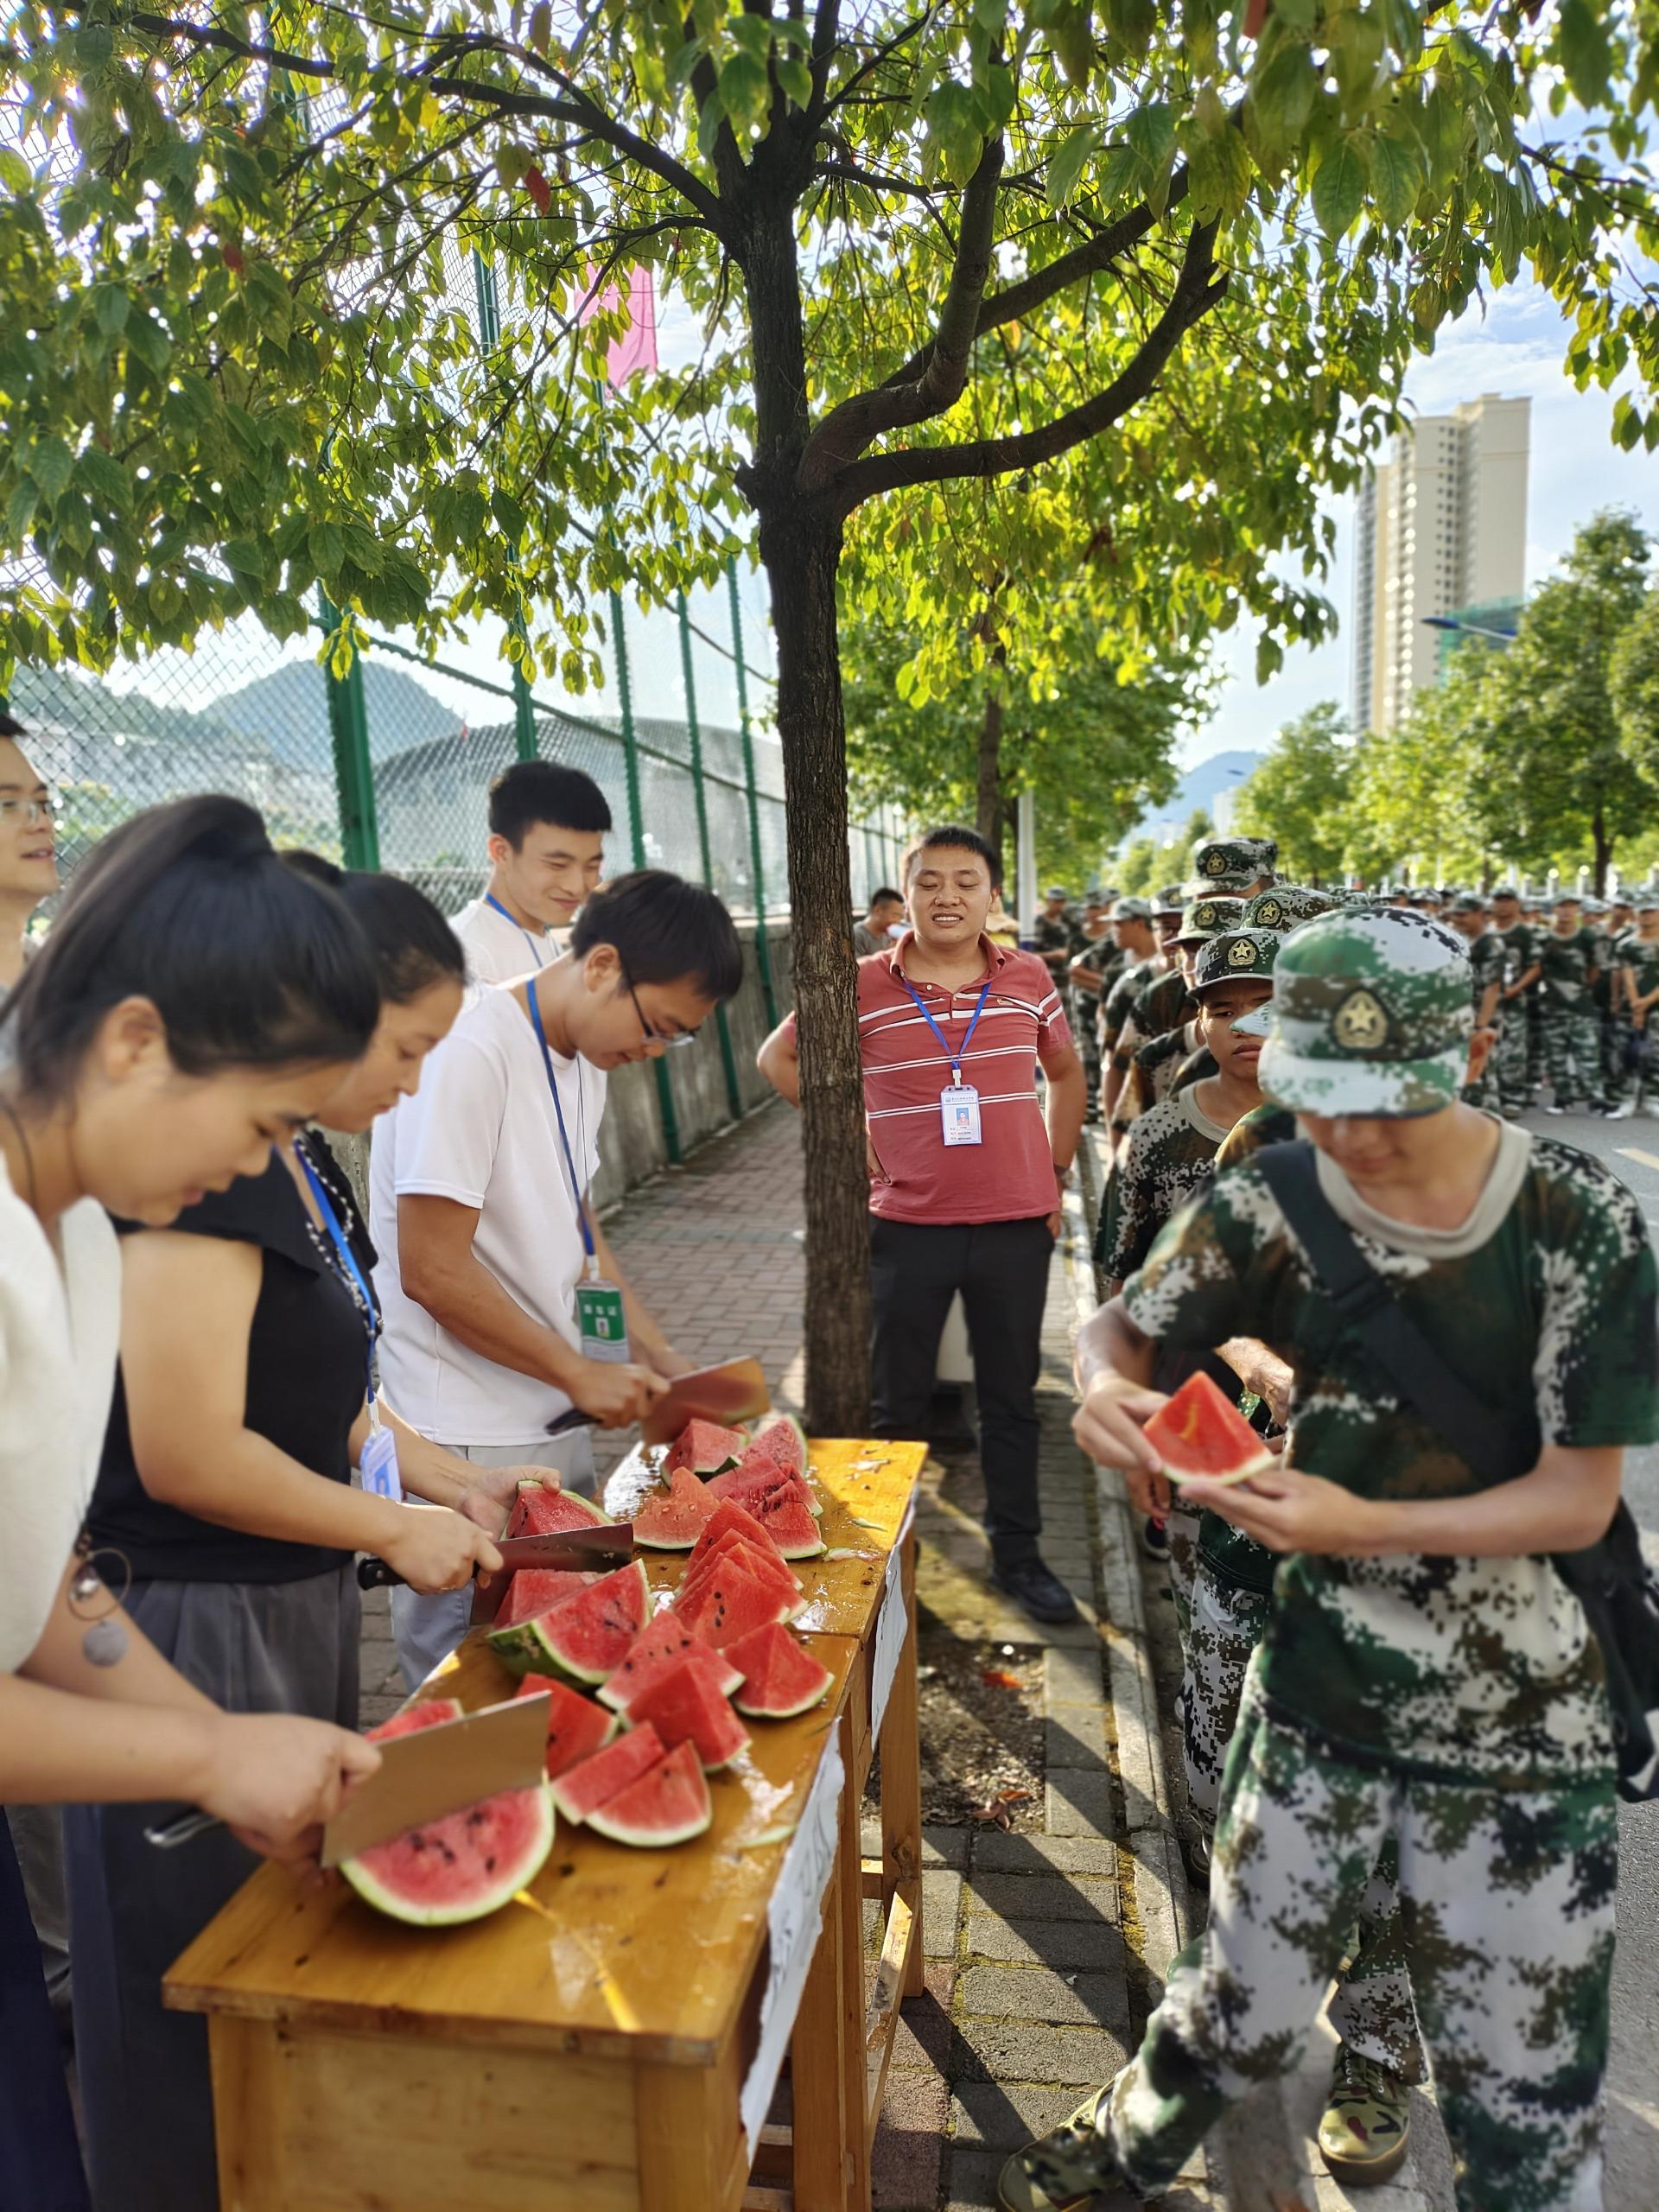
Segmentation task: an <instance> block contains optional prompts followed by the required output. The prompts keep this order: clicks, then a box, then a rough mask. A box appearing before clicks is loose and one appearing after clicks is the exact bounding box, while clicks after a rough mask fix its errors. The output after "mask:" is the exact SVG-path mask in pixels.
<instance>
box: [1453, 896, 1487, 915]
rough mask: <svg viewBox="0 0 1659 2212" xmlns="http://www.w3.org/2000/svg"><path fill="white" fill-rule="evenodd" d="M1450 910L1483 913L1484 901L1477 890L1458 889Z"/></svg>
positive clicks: (1484, 908) (1455, 912)
mask: <svg viewBox="0 0 1659 2212" xmlns="http://www.w3.org/2000/svg"><path fill="white" fill-rule="evenodd" d="M1485 911H1486V901H1485V900H1484V899H1483V898H1482V897H1481V895H1480V893H1479V892H1478V891H1459V893H1458V895H1457V897H1456V898H1455V899H1453V900H1452V912H1453V913H1454V914H1484V912H1485Z"/></svg>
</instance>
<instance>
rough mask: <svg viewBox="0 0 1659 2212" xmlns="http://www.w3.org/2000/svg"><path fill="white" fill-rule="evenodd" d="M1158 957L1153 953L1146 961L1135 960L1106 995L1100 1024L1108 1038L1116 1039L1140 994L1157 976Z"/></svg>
mask: <svg viewBox="0 0 1659 2212" xmlns="http://www.w3.org/2000/svg"><path fill="white" fill-rule="evenodd" d="M1159 972H1160V970H1159V966H1158V957H1157V955H1156V954H1155V953H1154V954H1153V955H1152V956H1151V957H1150V958H1148V959H1146V960H1137V961H1135V962H1134V963H1133V964H1132V965H1131V966H1129V967H1127V968H1125V969H1124V970H1123V972H1122V975H1121V976H1119V977H1118V979H1117V981H1116V982H1115V983H1114V984H1113V985H1112V988H1110V990H1109V991H1108V992H1107V994H1106V998H1105V1003H1104V1005H1103V1007H1102V1010H1101V1022H1102V1026H1103V1027H1104V1029H1105V1032H1106V1034H1107V1036H1108V1037H1116V1035H1117V1033H1118V1032H1119V1031H1120V1030H1121V1029H1122V1027H1123V1025H1124V1023H1125V1022H1126V1021H1127V1020H1128V1018H1129V1011H1130V1009H1131V1007H1133V1006H1134V1004H1135V1001H1136V999H1138V998H1139V997H1140V995H1141V992H1142V991H1143V990H1144V989H1145V988H1146V987H1147V984H1148V983H1150V982H1152V981H1153V980H1154V977H1155V976H1157V975H1158V974H1159Z"/></svg>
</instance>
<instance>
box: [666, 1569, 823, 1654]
mask: <svg viewBox="0 0 1659 2212" xmlns="http://www.w3.org/2000/svg"><path fill="white" fill-rule="evenodd" d="M674 1610H675V1611H676V1612H677V1613H678V1614H679V1615H680V1617H681V1618H682V1619H683V1620H684V1621H686V1622H688V1623H689V1624H690V1626H691V1627H692V1628H694V1629H696V1631H697V1633H698V1635H699V1636H701V1637H702V1639H703V1641H704V1642H705V1643H712V1644H713V1645H714V1646H715V1649H716V1650H723V1649H724V1648H725V1647H726V1645H727V1644H728V1643H736V1641H737V1639H738V1637H740V1636H747V1634H748V1632H749V1630H751V1629H754V1628H764V1627H765V1626H766V1624H767V1622H768V1621H781V1620H787V1618H789V1616H790V1614H791V1612H792V1611H794V1607H793V1605H791V1602H790V1600H789V1599H788V1598H787V1597H785V1596H784V1595H783V1594H782V1593H781V1592H779V1588H778V1586H777V1584H776V1583H773V1582H758V1581H757V1580H755V1578H754V1576H753V1575H752V1574H747V1573H745V1572H744V1571H743V1569H742V1567H740V1566H738V1565H737V1564H736V1563H735V1562H734V1561H730V1560H728V1561H727V1562H726V1563H725V1564H724V1565H722V1566H721V1567H720V1568H719V1569H718V1570H717V1571H716V1572H715V1573H713V1574H710V1575H709V1577H708V1579H707V1580H705V1581H703V1582H702V1583H700V1584H699V1586H697V1588H696V1590H694V1591H693V1592H691V1594H690V1597H689V1598H687V1597H685V1596H684V1595H682V1596H680V1597H679V1598H677V1599H676V1600H675V1603H674Z"/></svg>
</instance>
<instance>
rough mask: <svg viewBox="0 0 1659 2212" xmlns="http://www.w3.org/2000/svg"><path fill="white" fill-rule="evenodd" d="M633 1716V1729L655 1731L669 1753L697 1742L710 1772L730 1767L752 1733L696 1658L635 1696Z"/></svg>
mask: <svg viewBox="0 0 1659 2212" xmlns="http://www.w3.org/2000/svg"><path fill="white" fill-rule="evenodd" d="M709 1656H710V1658H713V1657H714V1654H713V1653H710V1655H709ZM716 1663H718V1662H716ZM629 1718H630V1719H631V1720H632V1723H633V1725H634V1726H635V1727H638V1728H645V1727H651V1728H654V1729H655V1730H656V1731H657V1733H658V1735H659V1736H660V1737H661V1738H662V1739H663V1741H664V1743H665V1744H666V1745H668V1747H669V1749H670V1750H671V1751H672V1750H673V1748H674V1746H675V1745H676V1744H685V1743H691V1744H695V1745H696V1750H697V1757H698V1758H699V1759H700V1760H701V1762H702V1766H703V1769H704V1770H705V1771H706V1772H708V1773H710V1774H712V1773H713V1772H714V1770H715V1768H716V1767H722V1766H726V1765H728V1764H730V1762H731V1761H732V1760H733V1759H734V1758H736V1757H737V1755H738V1753H739V1752H740V1751H741V1750H742V1749H743V1746H744V1745H746V1744H747V1742H748V1740H749V1732H748V1730H747V1728H746V1727H745V1726H743V1724H742V1722H741V1720H740V1719H738V1717H737V1715H736V1714H735V1713H734V1712H733V1711H732V1708H731V1707H730V1706H729V1705H728V1703H727V1701H726V1699H725V1696H724V1695H723V1694H722V1693H721V1691H719V1690H717V1689H715V1688H713V1687H712V1686H711V1685H710V1683H709V1679H708V1676H707V1675H705V1673H704V1672H703V1668H702V1665H700V1664H699V1663H698V1662H697V1661H696V1659H695V1658H687V1659H682V1660H681V1661H680V1662H678V1664H677V1665H676V1666H673V1667H670V1668H668V1669H666V1670H665V1671H664V1673H662V1674H660V1675H653V1676H652V1679H651V1680H650V1681H648V1682H647V1683H646V1684H645V1687H644V1688H643V1689H641V1690H639V1692H638V1693H637V1694H636V1695H635V1697H634V1700H633V1706H632V1712H631V1713H630V1715H629Z"/></svg>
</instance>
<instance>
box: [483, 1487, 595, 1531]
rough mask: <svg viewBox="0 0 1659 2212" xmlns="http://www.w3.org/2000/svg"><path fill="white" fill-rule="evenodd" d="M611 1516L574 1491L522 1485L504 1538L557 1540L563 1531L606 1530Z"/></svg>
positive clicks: (508, 1517)
mask: <svg viewBox="0 0 1659 2212" xmlns="http://www.w3.org/2000/svg"><path fill="white" fill-rule="evenodd" d="M610 1518H611V1516H610V1515H609V1514H608V1513H607V1512H604V1511H603V1510H601V1508H600V1507H599V1506H597V1505H595V1504H594V1501H593V1500H592V1498H591V1497H582V1496H581V1494H580V1493H579V1492H578V1491H573V1490H550V1488H549V1487H548V1485H547V1484H545V1483H532V1482H522V1483H520V1484H519V1485H518V1497H517V1498H516V1499H515V1500H514V1501H513V1508H512V1512H511V1513H510V1514H509V1515H508V1516H507V1525H506V1527H505V1529H503V1530H502V1532H501V1533H502V1535H505V1536H556V1535H560V1534H561V1533H562V1531H563V1530H564V1529H590V1528H593V1527H594V1526H595V1525H596V1524H603V1525H605V1526H607V1527H608V1526H609V1523H610Z"/></svg>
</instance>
